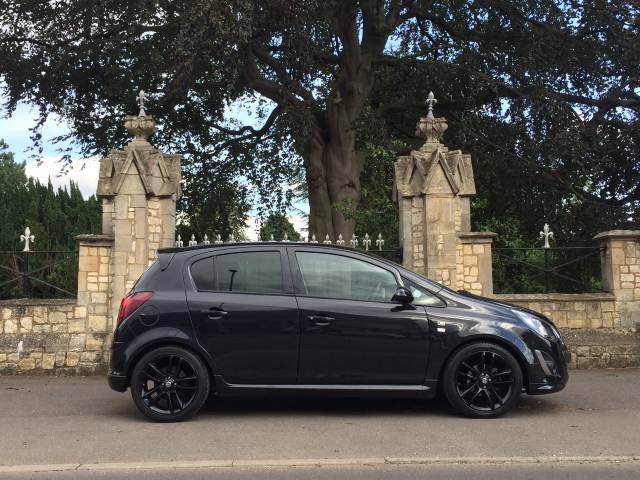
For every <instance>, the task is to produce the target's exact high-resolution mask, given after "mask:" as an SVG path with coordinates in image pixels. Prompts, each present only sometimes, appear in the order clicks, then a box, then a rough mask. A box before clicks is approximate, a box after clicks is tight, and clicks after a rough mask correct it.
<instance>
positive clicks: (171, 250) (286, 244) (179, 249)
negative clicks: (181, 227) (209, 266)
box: [158, 241, 373, 254]
mask: <svg viewBox="0 0 640 480" xmlns="http://www.w3.org/2000/svg"><path fill="white" fill-rule="evenodd" d="M273 246H278V247H292V246H304V247H311V248H335V249H337V250H345V251H349V252H358V253H364V254H367V253H369V252H368V251H366V250H361V249H359V248H351V247H347V246H342V245H334V244H328V243H315V242H295V241H286V242H285V241H282V242H277V241H267V242H235V243H219V244H209V245H194V246H192V247H168V248H159V249H158V253H159V254H160V253H182V252H193V251H197V250H215V249H218V248H226V247H236V248H237V247H251V248H255V247H273ZM372 252H373V251H372Z"/></svg>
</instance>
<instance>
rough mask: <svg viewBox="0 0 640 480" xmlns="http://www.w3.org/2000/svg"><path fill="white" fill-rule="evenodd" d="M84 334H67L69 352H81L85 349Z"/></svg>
mask: <svg viewBox="0 0 640 480" xmlns="http://www.w3.org/2000/svg"><path fill="white" fill-rule="evenodd" d="M86 337H87V336H86V335H84V334H76V335H71V336H69V343H68V345H69V346H68V350H69V351H70V352H81V351H82V350H84V349H85V343H86Z"/></svg>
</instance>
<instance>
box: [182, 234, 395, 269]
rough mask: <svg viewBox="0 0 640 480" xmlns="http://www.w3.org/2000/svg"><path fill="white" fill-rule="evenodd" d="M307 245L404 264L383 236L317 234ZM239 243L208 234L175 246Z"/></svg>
mask: <svg viewBox="0 0 640 480" xmlns="http://www.w3.org/2000/svg"><path fill="white" fill-rule="evenodd" d="M258 241H262V242H290V241H291V240H289V238H288V236H287V234H286V233H285V234H284V237H283V238H282V239H275V238H274V237H273V235H271V236H270V238H267V239H260V240H258ZM301 241H303V242H305V243H318V244H320V243H321V244H324V245H338V246H343V247H351V248H356V249H360V250H364V251H365V252H367V253H370V254H373V255H377V256H379V257H382V258H385V259H387V260H391V261H392V262H396V263H402V250H401V249H398V248H385V243H386V241H385V239H384V238H382V234H378V236H377V237H375V238H372V237H371V236H369V234H368V233H365V234H364V235H362V236H356V235H355V234H353V235H352V236H351V238H350V239H349V240H345V239H344V238H343V236H342V234H339V235H338V237H337V238H336V239H335V241H333V240H332V239H331V238H330V237H329V235H326V236H325V238H324V239H323V240H322V241H320V240H318V238H317V237H316V235H315V234H312V235H310V236H309V237H308V238H307V239H306V240H301ZM238 242H239V241H238V240H236V239H235V237H234V236H233V235H230V236H229V237H228V238H227V239H226V240H223V239H222V237H221V235H219V234H216V235H214V240H213V241H211V240H210V239H209V237H208V236H207V234H204V235H203V236H202V240H201V241H198V240H197V239H196V236H195V235H191V238H190V239H189V240H188V241H186V242H185V241H184V240H182V237H181V236H180V235H178V236H177V237H176V243H175V246H176V247H177V248H184V247H193V246H196V245H212V244H213V245H220V244H224V243H238ZM240 243H244V241H240Z"/></svg>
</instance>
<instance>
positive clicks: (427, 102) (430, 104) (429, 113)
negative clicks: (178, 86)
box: [142, 92, 438, 120]
mask: <svg viewBox="0 0 640 480" xmlns="http://www.w3.org/2000/svg"><path fill="white" fill-rule="evenodd" d="M142 93H144V92H142ZM424 103H425V105H426V106H427V109H428V111H427V120H434V119H435V117H434V116H433V106H434V105H435V104H436V103H438V100H436V97H435V96H434V95H433V92H429V95H428V96H427V99H426V100H425V102H424Z"/></svg>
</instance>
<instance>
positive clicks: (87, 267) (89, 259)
mask: <svg viewBox="0 0 640 480" xmlns="http://www.w3.org/2000/svg"><path fill="white" fill-rule="evenodd" d="M78 269H79V270H81V271H84V272H95V271H96V270H98V257H97V255H93V256H90V255H82V256H81V257H80V260H79V262H78Z"/></svg>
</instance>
